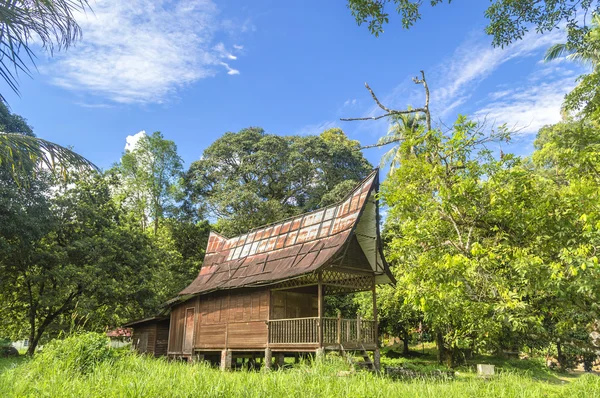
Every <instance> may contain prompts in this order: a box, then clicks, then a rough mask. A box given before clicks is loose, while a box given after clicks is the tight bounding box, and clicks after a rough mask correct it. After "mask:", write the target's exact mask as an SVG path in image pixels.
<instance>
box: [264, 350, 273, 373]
mask: <svg viewBox="0 0 600 398" xmlns="http://www.w3.org/2000/svg"><path fill="white" fill-rule="evenodd" d="M272 362H273V353H272V352H271V349H270V348H266V349H265V369H271V366H272V365H273V363H272Z"/></svg>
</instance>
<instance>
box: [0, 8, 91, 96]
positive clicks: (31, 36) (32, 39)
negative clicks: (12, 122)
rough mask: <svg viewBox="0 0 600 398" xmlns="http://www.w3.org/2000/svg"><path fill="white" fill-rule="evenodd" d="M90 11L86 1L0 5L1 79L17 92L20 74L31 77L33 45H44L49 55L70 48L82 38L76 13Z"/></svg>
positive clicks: (33, 56)
mask: <svg viewBox="0 0 600 398" xmlns="http://www.w3.org/2000/svg"><path fill="white" fill-rule="evenodd" d="M88 8H89V5H88V2H87V0H74V1H73V0H33V1H22V0H18V1H9V2H2V3H0V53H1V54H2V55H1V56H0V60H1V62H0V76H2V78H3V79H4V81H5V82H6V83H7V84H8V85H9V87H10V88H11V89H12V90H13V91H15V92H17V93H18V88H17V86H18V83H17V74H18V72H19V71H21V72H24V73H26V74H29V67H28V66H27V60H29V61H30V62H32V63H33V62H34V58H35V55H34V53H33V50H32V48H31V44H32V43H35V44H41V47H43V48H44V49H46V50H48V51H49V52H50V53H52V52H53V51H54V50H55V49H58V50H60V49H66V48H68V47H69V46H71V45H72V44H73V43H74V42H75V41H77V39H78V38H79V36H80V35H81V30H80V28H79V25H78V24H77V21H76V20H75V17H74V15H73V14H74V13H75V12H83V11H85V10H86V9H88ZM0 98H1V99H2V101H4V98H3V97H2V96H1V95H0Z"/></svg>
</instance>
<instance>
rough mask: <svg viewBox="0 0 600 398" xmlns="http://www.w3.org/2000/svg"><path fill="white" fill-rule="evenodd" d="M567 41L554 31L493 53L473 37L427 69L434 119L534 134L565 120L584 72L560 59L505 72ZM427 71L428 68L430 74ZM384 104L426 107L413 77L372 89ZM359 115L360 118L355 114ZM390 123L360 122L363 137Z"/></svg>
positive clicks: (374, 110) (372, 112)
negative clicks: (488, 85)
mask: <svg viewBox="0 0 600 398" xmlns="http://www.w3.org/2000/svg"><path fill="white" fill-rule="evenodd" d="M564 39H565V37H564V32H561V31H554V32H550V33H547V34H544V35H536V34H535V33H530V34H527V35H526V36H525V37H524V38H523V40H520V41H518V42H515V43H514V44H512V45H510V46H508V47H507V48H504V49H500V48H494V47H492V46H491V44H490V42H489V38H487V37H485V36H482V35H473V36H471V37H469V38H468V39H467V40H466V41H465V42H464V43H462V44H461V45H460V46H459V47H458V48H457V49H456V50H454V51H453V52H452V54H450V55H449V56H448V57H446V58H444V59H442V61H441V62H440V63H439V64H438V65H432V66H429V67H428V70H430V71H431V72H430V73H428V74H427V80H428V82H429V86H430V89H431V109H432V115H433V117H434V119H435V120H440V119H441V120H443V121H446V122H447V120H446V119H452V118H453V117H454V115H456V114H457V112H462V113H467V114H471V115H473V116H474V117H476V118H483V117H486V119H487V120H488V121H490V122H491V121H493V122H494V123H495V124H504V123H509V126H510V127H514V128H515V129H518V130H520V132H521V133H525V134H528V133H534V132H537V131H538V130H539V128H540V127H542V126H544V125H546V124H549V123H556V122H557V121H559V120H560V118H561V113H560V108H561V104H562V102H563V99H564V95H565V94H566V93H567V92H569V91H570V90H571V89H572V88H573V87H574V86H575V84H576V82H575V77H576V76H577V75H578V74H580V73H582V70H581V69H580V68H579V67H578V66H576V65H573V64H572V63H565V62H564V61H562V60H557V61H554V62H552V63H549V64H546V63H543V62H537V63H534V64H533V65H532V66H529V67H530V68H531V71H530V72H524V71H523V70H522V69H521V73H519V74H515V73H514V72H510V73H505V70H506V69H503V67H504V66H505V64H507V63H508V62H509V61H512V62H513V63H517V62H520V61H521V60H522V59H523V58H528V57H535V58H539V59H541V57H542V55H543V52H544V51H545V50H546V49H547V48H548V47H550V46H551V45H552V44H554V43H557V42H561V41H563V40H564ZM426 71H427V69H426ZM492 75H493V79H494V82H495V83H498V85H497V86H496V87H497V89H496V90H493V91H491V92H488V93H482V92H481V90H480V89H479V87H480V85H481V83H482V82H484V81H485V80H486V79H491V78H492ZM373 88H374V89H375V91H376V93H377V95H378V96H379V99H380V100H381V102H382V103H383V104H385V105H386V106H388V107H390V108H392V109H405V108H406V106H407V105H412V106H414V107H418V106H422V104H423V103H424V93H423V89H422V87H421V86H417V85H415V84H414V83H413V82H412V81H411V79H410V76H405V77H404V78H403V79H402V80H401V81H400V84H398V85H397V86H396V87H394V89H393V90H391V91H388V92H387V93H386V92H384V91H380V89H379V88H376V87H373ZM370 103H371V105H370V106H369V107H367V108H365V109H363V111H362V113H360V112H359V113H358V116H376V115H381V114H382V112H383V111H382V110H381V109H380V108H379V107H377V106H376V105H375V104H373V103H372V102H370ZM351 116H357V115H351ZM388 124H389V122H388V121H387V120H386V119H380V120H378V121H376V122H373V121H366V122H359V123H357V127H356V131H357V132H360V135H361V136H364V137H365V139H366V140H369V138H367V137H369V136H370V137H371V138H370V140H371V141H372V140H373V137H374V136H381V135H382V134H384V133H385V131H386V129H387V127H388Z"/></svg>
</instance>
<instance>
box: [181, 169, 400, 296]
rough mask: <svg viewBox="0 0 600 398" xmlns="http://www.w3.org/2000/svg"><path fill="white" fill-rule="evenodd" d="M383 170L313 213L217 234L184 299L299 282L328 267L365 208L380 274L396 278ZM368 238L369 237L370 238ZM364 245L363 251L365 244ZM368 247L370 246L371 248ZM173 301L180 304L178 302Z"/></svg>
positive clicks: (374, 258) (186, 290)
mask: <svg viewBox="0 0 600 398" xmlns="http://www.w3.org/2000/svg"><path fill="white" fill-rule="evenodd" d="M378 175H379V174H378V170H377V169H376V170H374V171H373V172H372V173H371V174H370V175H369V176H368V177H367V178H366V179H364V180H363V181H362V182H361V183H360V184H359V185H358V186H356V187H355V188H354V189H353V190H352V191H351V192H350V193H349V194H348V195H347V196H346V197H345V198H344V199H343V200H342V201H341V202H339V203H336V204H334V205H331V206H328V207H325V208H323V209H319V210H315V211H312V212H309V213H305V214H301V215H299V216H296V217H293V218H290V219H287V220H283V221H281V222H278V223H275V224H270V225H267V226H263V227H260V228H257V229H254V230H251V231H250V232H248V233H246V234H243V235H240V236H236V237H233V238H226V237H224V236H222V235H219V234H217V233H214V232H211V234H210V236H209V239H208V248H207V250H206V257H205V259H204V264H203V266H202V269H201V270H200V274H199V275H198V277H197V278H196V279H195V280H194V281H193V282H192V283H191V284H190V285H189V286H188V287H187V288H185V289H184V290H182V291H181V292H180V293H179V295H180V297H179V298H180V299H181V296H185V295H195V294H199V293H208V292H210V291H214V290H221V289H232V288H240V287H249V286H259V285H265V284H272V283H275V282H278V281H282V280H286V279H291V278H294V277H298V276H301V275H304V274H307V273H309V272H313V271H315V270H317V269H319V268H321V267H323V266H326V265H328V263H329V262H330V260H331V259H332V258H335V257H336V256H335V255H336V253H337V252H338V251H340V249H341V248H343V247H344V244H345V243H346V242H347V241H348V240H349V238H350V237H351V235H352V233H353V232H354V230H355V229H356V226H357V224H358V221H359V218H361V215H362V214H363V211H364V209H365V208H367V207H369V208H370V210H371V211H370V212H369V213H370V217H369V220H368V223H369V224H370V227H369V228H366V227H364V226H363V228H361V231H362V230H364V231H366V230H367V229H368V230H370V231H371V232H370V236H367V237H368V238H369V239H370V241H369V242H371V241H372V242H374V243H373V244H372V249H370V250H372V251H373V256H372V257H373V261H374V264H375V266H374V268H373V269H374V270H375V271H377V268H378V269H379V271H380V274H381V275H385V278H384V280H380V282H389V281H391V275H390V273H389V269H388V267H387V264H385V260H383V256H382V254H381V250H380V247H376V246H379V245H378V244H376V243H375V241H377V242H378V241H379V232H378V231H379V229H378V225H377V223H378V218H379V217H378V213H377V200H376V197H375V193H376V191H377V188H378V184H379V180H378ZM369 203H370V206H369ZM364 235H366V234H364ZM361 246H363V245H362V244H361ZM364 247H367V246H366V244H365V246H363V248H364ZM172 301H179V300H177V298H176V299H174V300H172Z"/></svg>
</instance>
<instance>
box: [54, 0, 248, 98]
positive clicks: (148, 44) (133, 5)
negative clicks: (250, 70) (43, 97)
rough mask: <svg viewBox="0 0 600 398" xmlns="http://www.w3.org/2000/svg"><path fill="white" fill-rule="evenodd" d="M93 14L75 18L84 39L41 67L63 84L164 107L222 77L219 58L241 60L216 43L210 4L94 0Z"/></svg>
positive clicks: (200, 0)
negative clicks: (196, 85) (200, 83)
mask: <svg viewBox="0 0 600 398" xmlns="http://www.w3.org/2000/svg"><path fill="white" fill-rule="evenodd" d="M93 10H94V12H93V13H92V12H88V13H87V14H85V15H84V14H78V15H77V16H76V18H77V20H78V22H79V23H80V25H81V28H82V32H83V37H82V40H81V41H80V42H79V43H78V44H77V45H76V46H75V47H73V48H71V49H69V51H67V52H66V53H65V54H63V55H61V56H59V57H58V58H57V59H56V61H54V62H53V61H50V62H53V63H51V64H50V65H49V66H48V67H46V68H45V70H44V71H45V72H46V73H49V74H51V76H52V79H51V81H52V82H53V83H54V84H56V85H58V86H61V87H64V88H67V89H71V90H76V91H83V92H87V93H89V92H91V93H93V94H96V95H99V96H101V97H104V98H108V99H110V100H112V101H115V102H120V103H161V102H164V101H165V100H167V98H168V97H169V96H170V95H172V94H173V93H175V92H176V91H177V90H178V89H180V88H182V87H184V86H186V85H189V84H191V83H193V82H195V81H197V80H199V79H202V78H206V77H210V76H214V75H215V74H217V73H218V69H219V68H218V66H219V65H220V63H221V60H222V59H229V60H235V59H236V58H237V57H236V56H235V55H234V54H232V53H231V51H228V50H227V49H226V46H225V45H224V44H223V43H217V44H216V45H215V44H214V39H215V36H216V34H217V33H218V29H220V25H219V24H218V23H217V22H218V10H217V7H216V6H215V4H214V3H213V2H212V1H211V0H186V1H184V0H113V1H108V0H97V1H95V2H94V4H93ZM234 48H235V47H234ZM227 70H228V73H229V74H237V73H239V72H237V71H236V72H232V71H235V69H232V68H229V67H228V68H227Z"/></svg>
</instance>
